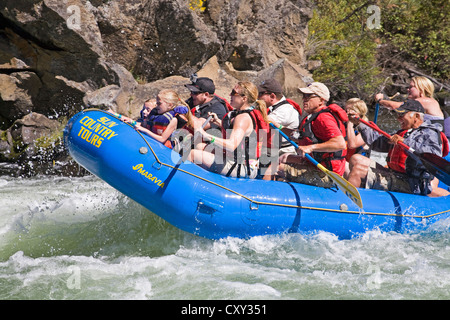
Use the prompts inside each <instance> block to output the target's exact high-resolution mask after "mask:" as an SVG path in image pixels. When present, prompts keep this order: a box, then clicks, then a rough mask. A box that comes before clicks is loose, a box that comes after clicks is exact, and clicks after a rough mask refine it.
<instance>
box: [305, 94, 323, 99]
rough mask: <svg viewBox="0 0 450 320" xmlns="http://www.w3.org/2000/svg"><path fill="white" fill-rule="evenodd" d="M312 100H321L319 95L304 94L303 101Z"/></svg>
mask: <svg viewBox="0 0 450 320" xmlns="http://www.w3.org/2000/svg"><path fill="white" fill-rule="evenodd" d="M312 98H320V97H319V96H318V95H317V94H303V100H309V99H312Z"/></svg>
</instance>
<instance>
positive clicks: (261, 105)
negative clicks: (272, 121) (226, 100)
mask: <svg viewBox="0 0 450 320" xmlns="http://www.w3.org/2000/svg"><path fill="white" fill-rule="evenodd" d="M238 86H239V87H240V88H241V89H242V92H241V94H242V95H244V96H246V97H247V101H248V103H249V104H250V105H253V106H255V107H256V109H257V110H259V111H260V112H261V114H262V116H263V119H264V121H265V122H267V123H269V119H268V118H267V106H266V102H265V101H264V100H258V94H259V92H258V88H257V87H256V85H254V84H253V83H252V82H249V81H240V82H238Z"/></svg>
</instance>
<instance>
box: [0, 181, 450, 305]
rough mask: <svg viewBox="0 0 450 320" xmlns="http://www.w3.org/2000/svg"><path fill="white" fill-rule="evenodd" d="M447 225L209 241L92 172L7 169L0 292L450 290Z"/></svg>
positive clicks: (277, 295) (373, 294) (0, 209)
mask: <svg viewBox="0 0 450 320" xmlns="http://www.w3.org/2000/svg"><path fill="white" fill-rule="evenodd" d="M449 226H450V220H444V221H441V222H440V223H439V224H438V225H435V226H432V227H431V228H430V229H429V230H427V231H425V232H420V233H413V234H397V233H382V232H379V231H372V232H368V233H366V234H364V235H363V236H361V237H358V238H354V239H350V240H339V239H338V238H337V237H336V236H335V235H333V234H329V233H325V232H318V233H314V234H284V235H279V236H261V237H254V238H251V239H247V240H243V239H236V238H227V239H223V240H218V241H212V240H207V239H203V238H200V237H197V236H194V235H191V234H188V233H185V232H183V231H180V230H178V229H176V228H174V227H173V226H171V225H170V224H168V223H167V222H165V221H163V220H162V219H160V218H159V217H157V216H156V215H154V214H153V213H151V212H150V211H148V210H146V209H145V208H143V207H142V206H140V205H139V204H137V203H135V202H134V201H132V200H130V199H129V198H127V197H125V196H124V195H122V194H120V193H119V192H117V191H115V190H114V189H113V188H111V187H110V186H108V185H107V184H106V183H104V182H102V181H101V180H99V179H97V178H96V177H93V176H87V177H82V178H73V177H72V178H61V177H49V176H41V177H35V178H26V179H24V178H20V177H16V178H12V177H8V176H2V177H0V299H107V300H109V299H155V300H156V299H158V300H159V299H170V300H172V299H176V300H181V299H183V300H184V299H192V300H195V299H257V300H259V299H265V300H278V299H282V300H290V299H295V300H296V299H450V263H449V261H450V246H449V241H450V232H449Z"/></svg>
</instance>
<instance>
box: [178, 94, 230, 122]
mask: <svg viewBox="0 0 450 320" xmlns="http://www.w3.org/2000/svg"><path fill="white" fill-rule="evenodd" d="M186 102H187V103H188V104H189V106H190V107H191V110H192V112H193V114H194V116H196V117H197V118H204V119H206V118H208V116H209V115H208V113H209V112H214V113H215V114H217V117H218V118H219V119H223V117H224V116H225V115H226V114H227V112H228V110H227V108H226V106H225V102H221V99H219V98H218V97H216V96H214V97H213V99H212V100H211V101H210V102H208V103H205V104H202V105H200V106H196V107H194V108H193V109H192V107H193V106H192V98H189V99H188V100H187V101H186ZM211 128H214V129H220V128H219V127H218V126H217V125H215V124H213V123H211Z"/></svg>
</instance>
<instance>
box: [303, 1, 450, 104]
mask: <svg viewBox="0 0 450 320" xmlns="http://www.w3.org/2000/svg"><path fill="white" fill-rule="evenodd" d="M315 3H316V8H315V10H314V14H313V17H312V19H311V20H310V22H309V25H308V26H309V37H308V47H307V52H308V58H309V59H316V60H321V61H322V65H321V67H320V68H318V69H316V70H315V71H314V72H313V76H314V79H315V80H316V81H322V82H324V83H326V84H327V85H329V86H330V89H331V90H332V92H333V93H335V95H336V97H337V98H338V99H341V100H343V99H346V98H348V97H350V96H358V97H360V98H362V99H365V100H366V101H370V100H369V98H371V97H372V96H373V94H374V93H375V92H376V91H378V90H379V89H380V88H381V84H382V83H383V82H384V81H385V80H386V79H385V78H386V75H383V74H382V71H383V70H382V68H381V66H385V65H386V64H387V63H388V62H389V61H391V60H395V59H396V60H397V61H407V62H408V63H410V64H414V65H416V66H417V67H418V69H420V70H422V71H424V72H426V73H427V74H429V75H431V76H433V77H436V78H438V79H444V81H445V79H447V80H448V79H449V77H450V58H449V56H450V55H449V52H450V23H449V17H448V15H449V14H448V13H449V12H450V1H448V0H427V1H425V0H378V1H361V0H359V1H358V0H316V1H315ZM373 8H376V9H377V10H378V11H377V12H375V11H374V10H371V9H373ZM379 48H383V49H384V50H380V49H379Z"/></svg>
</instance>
